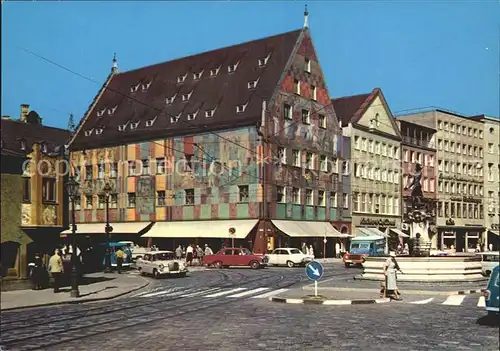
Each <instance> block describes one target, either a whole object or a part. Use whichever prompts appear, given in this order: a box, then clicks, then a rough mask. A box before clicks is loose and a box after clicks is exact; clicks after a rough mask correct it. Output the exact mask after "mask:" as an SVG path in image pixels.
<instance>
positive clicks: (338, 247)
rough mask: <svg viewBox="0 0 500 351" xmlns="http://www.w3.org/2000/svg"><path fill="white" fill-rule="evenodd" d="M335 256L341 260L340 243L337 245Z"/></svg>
mask: <svg viewBox="0 0 500 351" xmlns="http://www.w3.org/2000/svg"><path fill="white" fill-rule="evenodd" d="M335 256H336V257H337V258H340V244H339V242H338V241H337V242H336V243H335Z"/></svg>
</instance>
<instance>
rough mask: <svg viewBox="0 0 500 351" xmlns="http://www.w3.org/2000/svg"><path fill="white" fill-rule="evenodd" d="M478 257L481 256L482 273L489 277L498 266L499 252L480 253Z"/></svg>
mask: <svg viewBox="0 0 500 351" xmlns="http://www.w3.org/2000/svg"><path fill="white" fill-rule="evenodd" d="M476 255H478V256H481V273H482V274H483V275H484V276H485V277H488V276H489V275H490V273H491V271H492V270H493V268H495V267H496V266H497V265H498V258H499V256H498V251H487V252H478V253H476Z"/></svg>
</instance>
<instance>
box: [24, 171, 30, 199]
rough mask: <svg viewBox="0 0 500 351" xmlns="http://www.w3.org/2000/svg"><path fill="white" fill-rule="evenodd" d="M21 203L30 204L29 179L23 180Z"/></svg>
mask: <svg viewBox="0 0 500 351" xmlns="http://www.w3.org/2000/svg"><path fill="white" fill-rule="evenodd" d="M23 202H24V203H29V202H31V178H26V177H24V178H23Z"/></svg>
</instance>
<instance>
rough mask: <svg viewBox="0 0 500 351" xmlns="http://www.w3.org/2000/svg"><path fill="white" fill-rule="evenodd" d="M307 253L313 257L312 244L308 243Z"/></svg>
mask: <svg viewBox="0 0 500 351" xmlns="http://www.w3.org/2000/svg"><path fill="white" fill-rule="evenodd" d="M308 254H309V255H310V256H312V257H313V258H315V257H314V249H313V246H312V245H309V252H308Z"/></svg>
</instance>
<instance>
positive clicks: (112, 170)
mask: <svg viewBox="0 0 500 351" xmlns="http://www.w3.org/2000/svg"><path fill="white" fill-rule="evenodd" d="M117 176H118V163H111V164H110V165H109V177H110V178H116V177H117Z"/></svg>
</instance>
